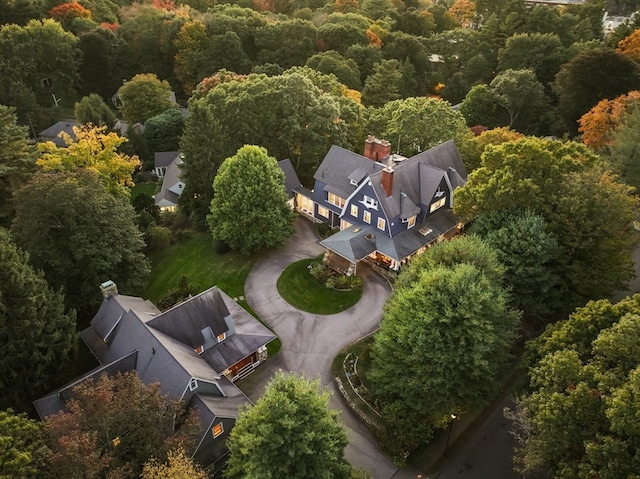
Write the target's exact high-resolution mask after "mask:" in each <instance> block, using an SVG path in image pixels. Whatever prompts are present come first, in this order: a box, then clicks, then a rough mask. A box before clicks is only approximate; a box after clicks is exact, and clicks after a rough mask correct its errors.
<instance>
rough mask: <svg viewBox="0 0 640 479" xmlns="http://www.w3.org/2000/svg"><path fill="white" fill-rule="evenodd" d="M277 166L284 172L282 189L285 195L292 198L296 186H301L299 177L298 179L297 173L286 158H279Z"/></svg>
mask: <svg viewBox="0 0 640 479" xmlns="http://www.w3.org/2000/svg"><path fill="white" fill-rule="evenodd" d="M278 166H279V167H280V169H281V170H282V172H283V173H284V189H285V191H286V192H287V197H288V198H293V195H294V192H295V190H296V188H299V187H300V186H302V184H301V183H300V179H298V175H297V174H296V170H295V169H294V168H293V165H292V164H291V160H289V159H288V158H287V159H286V160H280V161H279V162H278Z"/></svg>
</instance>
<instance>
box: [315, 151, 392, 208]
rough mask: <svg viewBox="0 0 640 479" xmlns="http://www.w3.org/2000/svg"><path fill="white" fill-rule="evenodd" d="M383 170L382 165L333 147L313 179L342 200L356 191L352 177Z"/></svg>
mask: <svg viewBox="0 0 640 479" xmlns="http://www.w3.org/2000/svg"><path fill="white" fill-rule="evenodd" d="M382 169H384V165H383V164H382V163H377V162H375V161H373V160H370V159H369V158H366V157H364V156H362V155H359V154H358V153H354V152H352V151H349V150H345V149H344V148H341V147H339V146H336V145H333V146H332V147H331V148H330V149H329V151H328V152H327V154H326V156H325V157H324V159H323V160H322V163H321V164H320V167H319V168H318V169H317V170H316V173H315V175H313V177H314V178H315V179H316V180H318V181H320V182H322V183H325V184H326V185H327V188H325V190H326V191H330V192H331V193H335V194H336V195H338V196H340V197H341V198H348V197H349V196H350V195H351V193H353V192H354V191H355V189H356V186H354V185H352V184H351V182H350V179H349V177H350V176H354V175H357V176H359V175H361V174H362V172H364V174H365V177H366V176H367V175H371V174H372V173H375V172H376V171H380V170H382ZM357 170H360V172H357ZM363 179H364V177H363Z"/></svg>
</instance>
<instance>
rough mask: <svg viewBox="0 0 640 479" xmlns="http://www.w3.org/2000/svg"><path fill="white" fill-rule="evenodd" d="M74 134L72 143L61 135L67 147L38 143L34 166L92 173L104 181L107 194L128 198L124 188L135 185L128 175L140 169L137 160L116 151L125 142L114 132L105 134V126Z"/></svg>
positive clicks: (88, 128) (80, 129)
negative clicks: (38, 154)
mask: <svg viewBox="0 0 640 479" xmlns="http://www.w3.org/2000/svg"><path fill="white" fill-rule="evenodd" d="M73 133H74V135H75V137H76V138H75V140H74V139H73V138H72V137H71V136H70V135H68V134H67V133H64V132H63V133H61V134H60V136H61V138H62V139H63V140H64V142H65V144H66V145H67V146H66V147H60V146H58V145H56V144H55V143H54V142H52V141H46V142H44V143H40V144H39V145H38V150H39V151H40V158H39V159H38V160H37V161H36V164H37V165H38V166H40V167H41V168H42V169H43V170H44V171H66V172H73V171H76V170H78V169H86V170H91V171H93V172H95V173H97V174H98V175H99V176H100V178H102V179H103V181H104V182H105V184H106V185H107V188H108V189H109V191H111V192H112V193H114V194H125V195H128V194H129V190H128V188H127V187H128V186H133V185H134V183H133V180H132V178H131V175H133V172H134V171H135V170H136V168H139V167H140V160H139V159H138V157H137V156H136V155H133V156H129V155H126V154H124V153H120V152H118V147H119V146H120V145H122V144H123V143H124V142H126V141H127V139H126V138H123V137H121V136H120V135H118V134H117V133H114V132H110V133H107V128H106V127H105V126H90V125H89V126H84V127H82V128H78V127H73Z"/></svg>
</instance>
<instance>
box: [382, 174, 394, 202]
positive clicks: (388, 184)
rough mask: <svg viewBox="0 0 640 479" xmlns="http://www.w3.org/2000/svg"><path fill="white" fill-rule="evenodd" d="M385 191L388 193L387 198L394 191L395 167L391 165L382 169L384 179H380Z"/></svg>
mask: <svg viewBox="0 0 640 479" xmlns="http://www.w3.org/2000/svg"><path fill="white" fill-rule="evenodd" d="M380 183H381V184H382V188H383V189H384V192H385V193H386V194H387V198H388V197H389V196H391V194H392V193H393V168H392V167H391V166H387V167H385V169H384V170H382V179H381V180H380Z"/></svg>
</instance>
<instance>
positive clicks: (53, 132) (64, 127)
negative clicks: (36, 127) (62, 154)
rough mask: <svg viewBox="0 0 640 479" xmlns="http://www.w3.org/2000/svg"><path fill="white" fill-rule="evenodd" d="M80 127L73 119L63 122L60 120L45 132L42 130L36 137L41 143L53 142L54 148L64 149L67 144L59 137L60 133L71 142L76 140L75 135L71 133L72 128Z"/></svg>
mask: <svg viewBox="0 0 640 479" xmlns="http://www.w3.org/2000/svg"><path fill="white" fill-rule="evenodd" d="M74 126H75V127H80V123H78V122H77V121H76V120H74V119H73V118H66V119H64V120H60V121H59V122H57V123H55V124H54V125H51V126H50V127H49V128H47V129H46V130H42V131H41V132H40V133H38V137H39V138H40V140H41V141H53V142H54V143H55V144H56V146H59V147H62V148H66V146H67V144H66V143H65V141H64V140H63V139H62V137H60V133H62V132H64V133H66V134H67V135H69V136H70V137H71V139H72V140H75V139H76V134H75V133H74V132H73V127H74Z"/></svg>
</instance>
